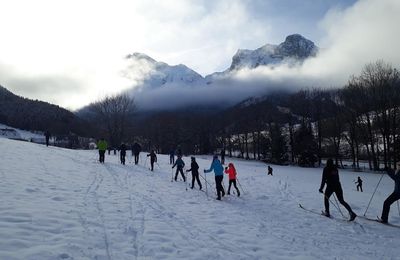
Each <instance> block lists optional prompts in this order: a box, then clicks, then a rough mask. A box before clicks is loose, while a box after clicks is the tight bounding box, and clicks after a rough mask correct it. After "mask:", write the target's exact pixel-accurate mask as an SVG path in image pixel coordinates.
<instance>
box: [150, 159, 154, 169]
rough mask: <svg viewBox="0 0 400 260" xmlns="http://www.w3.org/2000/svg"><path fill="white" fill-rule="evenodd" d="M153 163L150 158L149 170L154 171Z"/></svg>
mask: <svg viewBox="0 0 400 260" xmlns="http://www.w3.org/2000/svg"><path fill="white" fill-rule="evenodd" d="M154 163H155V161H153V160H150V165H151V170H152V171H154Z"/></svg>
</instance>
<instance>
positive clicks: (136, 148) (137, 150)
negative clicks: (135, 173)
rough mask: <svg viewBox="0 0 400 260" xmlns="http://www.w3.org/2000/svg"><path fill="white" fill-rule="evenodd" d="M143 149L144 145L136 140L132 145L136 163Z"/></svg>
mask: <svg viewBox="0 0 400 260" xmlns="http://www.w3.org/2000/svg"><path fill="white" fill-rule="evenodd" d="M141 150H142V147H141V146H140V144H138V143H136V142H135V143H134V144H133V145H132V156H135V164H138V163H139V154H140V151H141Z"/></svg>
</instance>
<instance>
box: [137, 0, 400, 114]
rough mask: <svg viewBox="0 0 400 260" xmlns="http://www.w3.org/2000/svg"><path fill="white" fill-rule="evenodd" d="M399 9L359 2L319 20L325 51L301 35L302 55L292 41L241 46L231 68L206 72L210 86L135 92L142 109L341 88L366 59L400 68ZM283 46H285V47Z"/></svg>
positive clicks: (397, 4)
mask: <svg viewBox="0 0 400 260" xmlns="http://www.w3.org/2000/svg"><path fill="white" fill-rule="evenodd" d="M399 12H400V1H394V0H384V1H374V0H365V1H359V2H357V3H356V4H354V5H353V6H352V7H350V8H347V9H344V10H341V9H335V10H331V11H330V12H329V13H328V14H327V15H326V17H325V18H324V20H323V21H321V22H320V24H319V26H320V27H321V28H323V29H324V30H325V31H326V32H327V35H326V37H325V38H324V39H323V40H322V43H323V47H322V48H320V49H318V47H316V46H315V45H314V44H313V43H312V42H311V41H309V40H307V39H304V38H299V39H300V40H299V39H298V40H297V41H295V42H297V43H298V44H297V47H298V49H297V53H293V52H292V51H293V48H291V47H292V46H293V44H290V43H291V41H290V40H289V41H285V42H284V43H282V44H280V45H273V44H266V45H264V46H262V47H260V48H258V49H256V50H238V51H237V53H236V54H235V55H234V57H233V59H232V64H231V66H230V67H229V68H228V69H227V70H225V71H223V72H220V73H213V74H211V75H208V76H206V77H205V81H206V86H203V87H202V88H196V89H195V90H193V89H192V87H190V86H191V84H190V83H187V84H180V83H177V82H170V83H167V84H165V85H164V87H162V88H152V89H151V91H145V90H143V89H142V91H141V92H140V93H139V92H137V93H136V94H135V95H136V96H137V97H138V99H137V100H138V102H139V103H140V104H141V105H142V107H143V108H146V109H152V108H156V109H157V108H171V107H177V106H183V105H188V104H192V105H193V104H203V105H207V104H211V103H221V104H222V103H225V104H226V103H229V104H232V103H234V102H238V101H240V100H243V99H245V98H247V97H250V96H254V95H262V94H266V93H268V92H269V91H271V90H277V89H285V90H289V91H296V90H299V89H302V88H312V87H322V88H333V87H334V88H336V87H342V86H344V85H345V84H346V83H347V81H348V79H349V77H350V76H351V75H357V74H358V73H360V71H361V70H362V68H363V66H365V65H366V64H367V63H370V62H374V61H376V60H384V61H385V62H388V63H391V64H392V65H393V66H395V67H399V66H400V53H399V52H398V51H397V48H398V47H397V46H399V45H400V34H398V33H397V31H396V24H400V16H398V13H399ZM292 37H294V38H296V37H301V36H298V35H295V36H292ZM282 46H285V47H286V49H283V50H282V49H281V47H282ZM301 46H303V48H300V47H301ZM303 53H306V54H307V55H303ZM282 54H287V56H286V57H285V56H284V55H282ZM288 54H292V55H288ZM196 83H202V80H201V79H198V80H197V81H196ZM168 85H169V87H168V88H167V87H165V86H168Z"/></svg>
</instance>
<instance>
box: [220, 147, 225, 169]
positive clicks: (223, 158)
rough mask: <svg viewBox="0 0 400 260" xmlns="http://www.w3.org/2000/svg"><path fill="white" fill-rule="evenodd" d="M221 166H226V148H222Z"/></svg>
mask: <svg viewBox="0 0 400 260" xmlns="http://www.w3.org/2000/svg"><path fill="white" fill-rule="evenodd" d="M221 164H222V165H224V164H225V147H222V150H221Z"/></svg>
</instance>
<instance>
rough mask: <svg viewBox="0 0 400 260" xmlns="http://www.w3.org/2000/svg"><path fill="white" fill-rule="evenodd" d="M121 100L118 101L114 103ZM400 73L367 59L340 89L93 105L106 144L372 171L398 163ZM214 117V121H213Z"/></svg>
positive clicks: (116, 98)
mask: <svg viewBox="0 0 400 260" xmlns="http://www.w3.org/2000/svg"><path fill="white" fill-rule="evenodd" d="M113 102H114V103H118V105H116V104H113ZM399 107H400V77H399V71H398V70H397V69H396V68H394V67H393V66H392V65H390V64H387V63H385V62H383V61H377V62H374V63H371V64H367V65H366V66H365V67H364V68H363V70H362V72H361V73H360V75H358V76H352V77H351V78H350V79H349V81H348V83H347V84H346V85H345V86H344V87H342V88H338V89H326V88H322V87H321V88H311V89H303V90H300V91H297V92H295V93H289V92H273V93H269V94H268V95H266V96H263V97H259V98H252V99H249V100H245V101H243V102H241V103H239V104H237V105H236V106H234V107H230V108H228V109H225V110H217V111H215V112H210V111H209V110H208V111H204V112H202V111H187V110H186V111H180V110H176V111H164V112H158V113H153V114H151V115H146V116H144V115H143V114H142V115H140V113H137V112H138V110H137V107H136V106H135V102H134V100H133V99H131V98H129V97H128V96H127V95H117V96H111V97H107V98H105V99H104V100H102V101H98V102H95V104H92V106H91V111H92V115H93V118H97V119H96V120H101V122H102V123H103V124H102V126H103V127H102V128H101V127H100V128H101V131H102V134H103V135H104V134H107V135H108V138H109V139H110V141H111V142H112V143H113V144H115V145H117V144H118V143H119V142H121V141H123V140H126V141H133V140H136V141H139V142H141V143H142V145H144V147H147V148H148V149H155V150H157V151H158V152H163V153H167V152H168V151H170V150H171V149H174V148H176V147H178V146H179V147H180V148H181V149H182V151H183V152H184V153H187V154H205V153H215V152H219V151H220V150H221V149H224V150H225V151H226V153H227V154H228V155H229V156H237V157H242V158H245V159H257V160H265V161H268V162H273V163H278V164H286V163H293V164H298V165H301V166H316V165H320V164H321V162H322V160H323V159H324V158H328V157H331V158H334V160H335V161H336V163H337V164H338V165H341V166H344V164H346V163H347V161H350V163H351V166H352V167H354V168H360V165H361V162H363V161H365V162H367V163H368V166H369V168H370V169H372V170H378V169H379V168H380V167H392V168H394V167H395V165H396V162H397V161H398V160H399V149H400V147H399V145H400V141H399V138H398V137H399V131H400V128H399V125H400V115H399ZM210 119H212V120H210Z"/></svg>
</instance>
